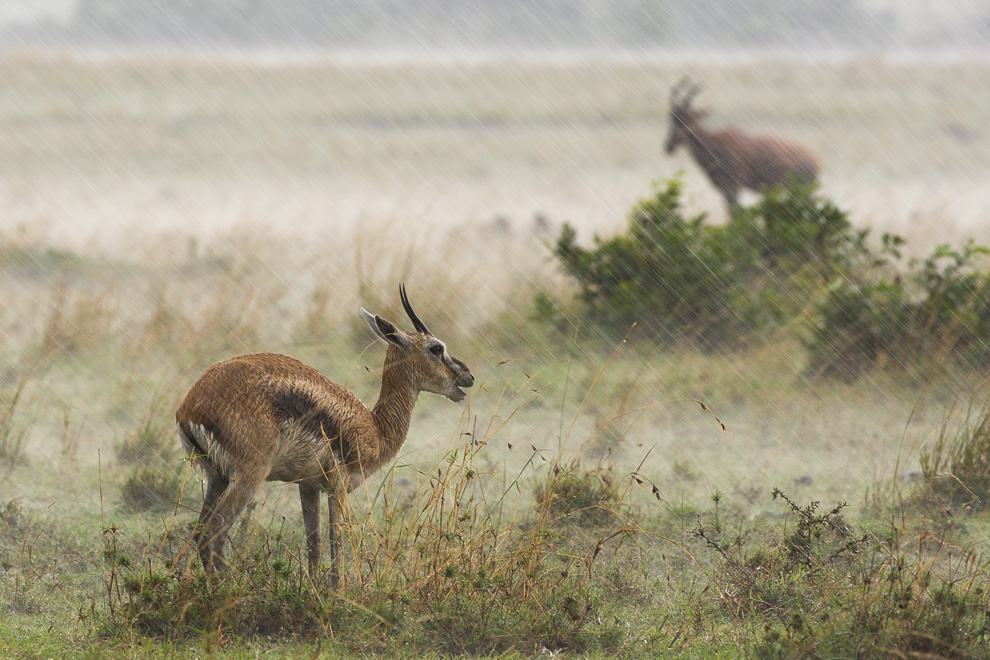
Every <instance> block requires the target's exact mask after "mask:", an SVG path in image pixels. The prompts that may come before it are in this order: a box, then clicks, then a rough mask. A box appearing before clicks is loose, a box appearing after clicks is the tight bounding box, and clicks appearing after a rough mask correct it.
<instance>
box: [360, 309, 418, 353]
mask: <svg viewBox="0 0 990 660" xmlns="http://www.w3.org/2000/svg"><path fill="white" fill-rule="evenodd" d="M361 316H363V317H364V322H365V323H367V324H368V327H369V328H371V331H372V332H374V333H375V334H376V335H378V336H379V337H380V338H381V339H384V340H385V341H387V342H390V343H392V344H395V345H396V346H398V347H400V348H409V339H408V338H407V337H406V333H404V332H403V331H402V330H399V329H398V328H397V327H395V325H393V324H392V323H389V322H388V321H386V320H385V319H383V318H382V317H380V316H378V315H377V314H372V313H371V312H369V311H368V310H366V309H365V308H364V307H362V308H361Z"/></svg>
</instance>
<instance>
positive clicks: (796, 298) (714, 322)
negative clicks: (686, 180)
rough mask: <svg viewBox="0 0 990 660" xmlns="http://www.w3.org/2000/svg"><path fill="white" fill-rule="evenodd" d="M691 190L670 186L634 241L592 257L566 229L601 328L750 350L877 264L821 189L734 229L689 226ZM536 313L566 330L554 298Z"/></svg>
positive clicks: (775, 202)
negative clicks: (686, 201) (852, 272)
mask: <svg viewBox="0 0 990 660" xmlns="http://www.w3.org/2000/svg"><path fill="white" fill-rule="evenodd" d="M681 189H682V185H681V182H680V181H679V180H676V179H673V180H669V181H667V182H666V184H665V185H664V186H663V187H660V188H658V189H657V191H656V193H655V194H654V196H653V197H650V198H647V199H644V200H641V201H640V202H638V203H637V204H636V206H635V207H634V208H633V210H632V212H631V213H630V214H629V222H628V229H627V231H626V233H624V234H620V235H618V236H614V237H612V238H610V239H601V238H598V237H595V238H594V241H593V243H594V244H593V247H591V248H584V247H581V246H579V245H578V244H577V232H576V231H575V230H574V228H573V227H571V226H570V225H565V226H564V228H563V230H562V232H561V234H560V237H559V238H558V239H557V241H556V243H555V244H554V246H553V253H554V256H555V257H556V258H557V259H558V261H559V262H560V264H561V266H562V267H563V269H564V272H566V273H567V274H568V275H569V276H570V277H571V278H572V279H573V280H574V281H575V282H576V283H577V284H578V286H579V287H580V300H581V302H582V304H583V310H584V313H585V317H586V319H587V320H588V321H589V322H590V323H592V324H593V325H595V326H598V327H603V328H606V329H608V330H610V331H613V332H616V333H619V334H624V333H625V332H626V331H627V330H628V329H629V328H630V327H631V326H632V324H633V323H636V324H637V325H638V326H639V330H640V331H641V332H643V333H644V334H646V335H647V336H649V337H650V338H652V339H654V340H660V341H662V342H670V341H672V340H675V339H681V340H687V341H688V342H689V343H692V344H694V345H696V346H699V347H701V348H705V349H710V348H714V347H717V346H725V345H727V346H730V347H731V346H735V345H741V344H744V343H746V342H748V341H750V340H752V339H753V338H755V337H758V336H759V334H760V333H761V332H764V331H767V330H772V329H774V328H775V327H777V326H779V325H780V324H781V323H783V322H786V321H787V320H789V319H791V318H794V317H796V316H798V315H800V314H802V313H804V311H805V308H806V306H807V301H808V299H809V295H808V292H809V290H810V291H811V292H815V291H817V290H818V289H820V288H821V287H822V286H823V284H824V283H825V282H826V281H828V280H829V279H831V278H833V277H835V276H837V275H839V274H842V273H844V272H846V271H848V270H849V269H851V268H854V267H857V266H858V265H859V264H861V263H864V262H866V261H867V259H868V256H869V251H868V250H867V249H866V247H865V237H866V232H855V231H853V230H852V228H851V225H850V224H849V220H848V217H847V216H846V214H845V213H844V212H843V211H841V210H840V209H839V208H838V207H836V206H835V205H834V204H832V203H831V202H829V201H828V200H823V199H820V198H818V197H817V196H816V195H815V188H814V187H813V186H797V187H792V188H783V187H779V188H774V189H771V190H768V191H767V193H766V195H765V197H764V198H763V199H762V200H761V201H760V202H759V203H758V204H756V205H754V206H752V207H748V208H744V209H739V210H737V211H736V212H734V213H733V217H732V219H731V220H730V222H729V223H728V224H727V225H725V226H710V225H705V224H704V220H705V217H704V215H699V216H695V217H693V218H685V217H684V216H683V214H682V212H681ZM812 297H813V296H812ZM535 307H536V316H537V317H538V318H544V319H546V320H547V321H548V322H553V323H555V324H556V323H558V322H559V319H558V318H557V317H556V316H555V315H554V314H553V313H552V312H553V311H554V309H555V306H554V305H553V304H552V301H548V300H547V299H546V296H545V295H544V296H543V297H542V298H539V299H537V301H536V303H535Z"/></svg>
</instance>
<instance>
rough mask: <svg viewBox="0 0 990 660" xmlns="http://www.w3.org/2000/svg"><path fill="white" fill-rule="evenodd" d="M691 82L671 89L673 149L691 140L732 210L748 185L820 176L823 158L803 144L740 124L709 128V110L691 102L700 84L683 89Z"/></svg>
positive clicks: (696, 155) (693, 152) (693, 150)
mask: <svg viewBox="0 0 990 660" xmlns="http://www.w3.org/2000/svg"><path fill="white" fill-rule="evenodd" d="M686 84H687V80H686V79H685V80H682V81H681V82H680V83H678V84H677V85H676V86H674V88H673V89H672V90H671V95H670V96H671V107H670V135H669V136H668V138H667V153H668V154H670V153H673V152H674V150H675V149H676V148H677V147H678V145H680V144H682V143H686V144H687V145H688V148H689V149H690V150H691V155H692V156H694V160H695V161H697V163H698V165H700V166H701V169H703V170H704V171H705V173H706V174H707V175H708V178H709V180H711V182H712V185H714V186H715V188H717V189H718V191H719V192H720V193H721V194H722V197H724V198H725V202H726V204H728V206H729V209H730V210H731V209H733V208H735V207H736V206H738V204H739V193H740V191H741V190H742V189H744V188H748V189H750V190H756V191H759V190H761V189H762V188H765V187H769V186H774V185H787V184H790V183H812V182H814V181H816V180H817V178H818V171H819V165H818V159H817V158H816V157H815V156H814V155H813V154H812V153H811V152H810V151H808V150H807V149H805V148H804V147H802V146H799V145H796V144H793V143H791V142H787V141H785V140H782V139H780V138H776V137H767V136H750V135H746V134H745V133H743V132H742V131H741V130H739V129H738V128H734V127H727V128H723V129H721V130H709V129H707V128H705V126H704V125H703V124H702V120H703V119H704V117H705V112H704V111H702V110H694V109H692V108H691V101H692V100H693V98H694V96H695V95H696V94H697V93H698V92H699V91H700V87H699V86H698V85H694V86H693V87H692V88H691V89H690V90H687V91H686V92H684V93H683V94H682V93H681V91H682V90H683V88H684V86H685V85H686Z"/></svg>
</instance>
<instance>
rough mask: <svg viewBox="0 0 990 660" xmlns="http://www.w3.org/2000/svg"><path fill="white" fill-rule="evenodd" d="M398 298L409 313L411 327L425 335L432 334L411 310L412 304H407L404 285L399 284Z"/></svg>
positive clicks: (407, 299)
mask: <svg viewBox="0 0 990 660" xmlns="http://www.w3.org/2000/svg"><path fill="white" fill-rule="evenodd" d="M399 298H400V299H401V300H402V308H403V309H405V310H406V314H408V315H409V320H410V321H412V322H413V327H414V328H416V330H417V331H418V332H422V333H423V334H425V335H429V334H432V333H431V332H430V331H429V329H427V327H426V324H425V323H423V322H422V321H421V320H420V318H419V317H418V316H416V312H415V311H413V308H412V305H410V304H409V298H408V297H407V296H406V285H405V284H400V285H399Z"/></svg>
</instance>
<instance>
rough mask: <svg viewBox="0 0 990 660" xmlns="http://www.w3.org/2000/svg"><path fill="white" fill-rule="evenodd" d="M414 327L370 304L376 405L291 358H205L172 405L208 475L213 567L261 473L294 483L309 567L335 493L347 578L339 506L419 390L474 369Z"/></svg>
mask: <svg viewBox="0 0 990 660" xmlns="http://www.w3.org/2000/svg"><path fill="white" fill-rule="evenodd" d="M399 296H400V298H401V300H402V306H403V307H404V308H405V310H406V314H408V315H409V319H410V320H411V321H412V323H413V326H414V327H415V329H416V331H415V332H411V333H407V332H404V331H402V330H400V329H399V328H397V327H396V326H395V325H393V324H392V323H390V322H388V321H386V320H385V319H383V318H381V317H380V316H377V315H372V314H369V313H368V312H367V311H365V310H364V308H362V309H361V314H362V316H363V317H364V320H365V321H366V322H367V323H368V325H369V326H370V327H371V330H372V332H374V333H375V334H376V335H378V337H380V338H381V339H384V340H385V341H386V342H388V349H387V351H386V353H385V366H384V368H383V370H382V385H381V392H380V394H379V396H378V403H376V404H375V407H374V408H373V409H371V410H369V409H368V408H367V407H366V406H365V405H364V404H363V403H361V401H360V400H359V399H358V398H357V396H355V395H354V393H352V392H351V391H350V390H348V389H346V388H345V387H342V386H341V385H337V384H336V383H332V382H331V381H329V380H328V379H327V378H325V377H323V376H322V375H320V373H319V372H317V371H316V370H315V369H313V368H312V367H308V366H306V365H305V364H303V363H302V362H299V361H298V360H294V359H292V358H290V357H286V356H284V355H275V354H272V353H255V354H252V355H241V356H239V357H234V358H231V359H229V360H225V361H223V362H218V363H216V364H214V365H213V366H211V367H209V368H208V369H207V370H206V371H205V372H204V373H203V375H202V376H201V377H200V379H199V380H198V381H197V382H196V384H195V385H193V386H192V389H191V390H189V393H188V394H187V395H186V398H185V400H184V401H183V402H182V404H181V405H180V406H179V409H178V411H177V412H176V413H175V421H176V425H177V426H178V430H179V438H180V440H181V441H182V445H183V447H184V448H185V450H186V451H187V452H188V453H189V455H190V456H191V457H192V459H193V460H194V461H195V462H196V463H198V464H199V465H201V466H202V468H203V470H204V472H205V473H206V482H207V485H206V495H205V497H204V500H203V509H202V511H201V512H200V514H199V524H198V526H197V528H196V531H195V533H194V534H193V542H194V544H195V545H196V548H197V550H198V551H199V555H200V559H201V560H202V562H203V566H204V568H205V569H206V571H207V572H208V573H212V572H213V571H214V570H215V569H223V568H224V567H225V566H226V563H225V561H224V557H223V544H224V539H225V537H226V533H227V530H228V529H230V526H231V524H232V523H233V522H234V519H235V518H237V515H238V514H239V513H240V512H241V510H242V509H243V508H244V506H245V505H246V504H247V503H248V502H249V501H250V500H251V498H253V497H254V495H255V493H256V492H257V491H258V489H259V488H260V487H261V484H262V483H263V482H265V481H287V482H292V483H296V484H299V499H300V500H301V501H302V515H303V523H304V525H305V528H306V545H307V551H308V558H309V571H310V574H311V575H313V576H314V577H315V575H316V570H317V568H318V567H319V565H320V524H319V523H320V493H321V492H326V493H327V494H328V504H329V509H330V512H329V518H330V531H329V536H330V561H331V574H330V575H331V582H332V584H333V586H334V587H337V586H338V585H339V583H340V568H339V565H338V561H337V555H338V551H339V541H338V538H337V531H336V526H335V524H336V521H337V515H338V506H339V503H340V502H342V501H343V497H344V495H345V494H346V493H349V492H350V491H352V490H354V488H356V487H357V486H358V485H360V484H361V482H362V481H363V480H364V477H366V476H367V475H368V474H370V473H372V472H374V471H375V470H377V469H379V468H380V467H382V466H383V465H384V464H386V463H388V462H389V461H391V460H392V459H393V458H395V455H396V454H397V453H398V451H399V448H400V447H402V443H403V442H404V441H405V439H406V433H407V432H408V431H409V422H410V418H411V417H412V411H413V406H415V405H416V399H417V397H418V396H419V393H420V392H423V391H426V392H433V393H435V394H441V395H443V396H445V397H447V398H448V399H450V400H451V401H454V402H459V401H461V400H463V399H464V397H465V393H464V391H463V390H461V388H462V387H471V385H473V384H474V376H473V375H472V374H471V371H470V370H469V369H468V368H467V366H466V365H465V364H464V363H463V362H461V361H460V360H458V359H456V358H454V357H451V356H450V354H448V353H447V349H446V347H445V346H444V344H443V342H441V341H440V340H439V339H437V338H436V337H434V336H433V335H432V334H430V331H429V330H427V328H426V325H425V324H424V323H423V322H422V321H421V320H420V319H419V317H418V316H417V315H416V312H415V311H413V308H412V305H410V304H409V299H408V298H407V297H406V292H405V287H402V286H400V287H399Z"/></svg>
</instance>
